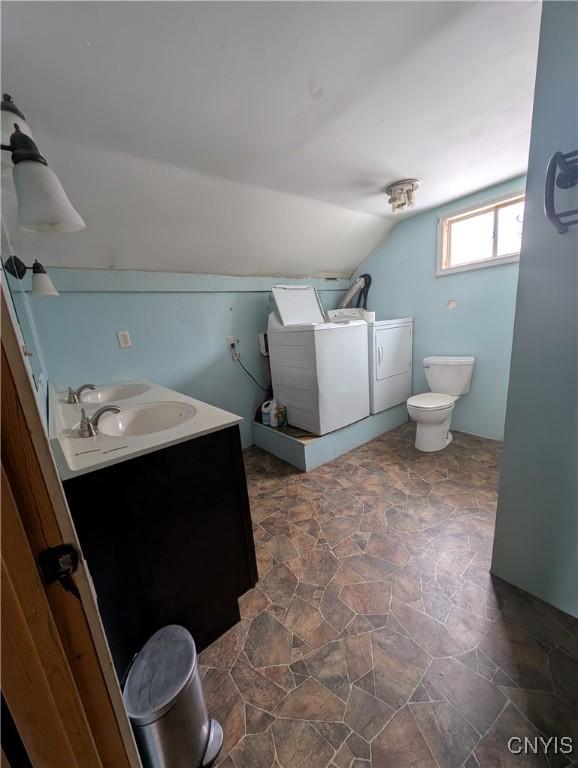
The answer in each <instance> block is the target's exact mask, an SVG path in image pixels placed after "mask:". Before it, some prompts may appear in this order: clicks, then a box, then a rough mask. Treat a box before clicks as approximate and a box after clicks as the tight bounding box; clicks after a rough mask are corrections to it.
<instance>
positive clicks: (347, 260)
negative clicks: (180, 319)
mask: <svg viewBox="0 0 578 768" xmlns="http://www.w3.org/2000/svg"><path fill="white" fill-rule="evenodd" d="M539 16H540V5H539V3H537V2H525V1H524V0H521V1H519V2H463V3H462V2H383V3H381V2H368V3H365V2H351V3H349V2H296V3H285V2H256V3H251V2H232V3H228V2H199V3H197V2H62V3H61V2H4V3H3V7H2V87H3V90H5V91H8V92H9V93H11V94H12V95H13V96H14V98H15V100H16V103H17V104H18V106H19V107H20V108H21V109H22V110H23V111H24V113H25V114H26V116H27V118H28V120H29V122H30V124H31V126H32V128H33V130H34V132H35V135H36V138H37V140H38V143H39V145H40V148H41V151H42V152H43V153H44V154H45V155H46V156H47V158H48V161H49V163H50V165H51V166H52V167H53V168H54V169H55V170H56V172H57V173H58V175H59V176H60V178H61V180H62V181H63V183H64V185H65V188H66V190H67V192H68V194H69V196H70V197H71V199H72V200H73V202H74V203H75V205H76V207H77V208H78V209H79V211H80V212H81V214H82V216H83V217H84V219H85V221H86V223H87V229H86V230H85V231H84V232H81V233H77V234H74V235H68V234H67V235H52V236H50V237H47V236H35V235H30V234H24V233H22V234H21V235H19V236H18V238H17V240H18V245H19V247H20V249H21V250H22V251H23V252H24V253H25V255H26V253H30V254H34V255H36V254H37V253H40V252H42V254H43V256H44V260H45V262H47V263H48V264H50V265H53V266H76V267H93V268H95V267H102V268H105V267H115V268H121V269H161V270H171V271H188V272H209V273H222V274H287V275H308V274H339V275H350V274H351V273H352V272H353V271H354V269H355V267H356V266H358V265H359V264H360V263H361V262H362V261H363V260H364V259H365V258H366V256H367V255H368V253H369V252H370V251H371V250H372V249H373V248H374V247H375V246H376V245H377V243H379V242H380V240H381V239H382V238H383V237H384V236H385V235H386V234H387V232H388V231H389V230H390V229H391V227H392V226H393V224H394V217H393V216H392V215H391V213H390V212H389V210H388V206H387V199H386V197H385V195H384V194H383V191H382V190H383V187H384V186H385V185H386V184H387V183H389V182H391V181H393V180H395V179H397V178H404V177H407V176H416V177H419V178H421V179H422V180H423V187H422V189H421V191H420V193H419V195H418V205H417V207H416V208H415V209H414V211H413V213H417V212H419V211H420V210H423V209H425V208H429V207H432V206H435V205H438V204H441V203H444V202H446V201H448V200H451V199H454V198H457V197H460V196H462V195H464V194H467V193H469V192H473V191H475V190H477V189H481V188H483V187H485V186H489V185H491V184H493V183H495V182H498V181H502V180H504V179H507V178H511V177H513V176H516V175H518V174H521V173H523V172H524V171H525V167H526V160H527V152H528V142H529V131H530V118H531V107H532V94H533V84H534V73H535V64H536V53H537V37H538V26H539ZM3 186H4V188H5V189H6V190H8V195H6V200H7V205H8V208H7V216H8V218H9V219H11V218H12V206H11V203H10V193H9V186H10V184H9V180H8V181H6V180H4V182H3ZM397 220H398V219H395V221H397Z"/></svg>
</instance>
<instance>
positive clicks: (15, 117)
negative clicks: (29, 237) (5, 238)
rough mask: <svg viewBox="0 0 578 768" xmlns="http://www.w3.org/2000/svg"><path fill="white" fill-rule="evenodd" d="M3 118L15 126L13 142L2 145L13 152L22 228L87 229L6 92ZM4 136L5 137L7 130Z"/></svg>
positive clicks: (49, 229) (52, 230) (35, 230)
mask: <svg viewBox="0 0 578 768" xmlns="http://www.w3.org/2000/svg"><path fill="white" fill-rule="evenodd" d="M2 118H3V120H2V122H3V128H4V127H6V129H7V126H5V125H4V124H5V123H6V122H7V120H9V121H10V122H11V123H12V125H11V127H10V130H12V129H13V132H12V134H11V135H10V138H9V142H10V143H9V144H4V143H3V144H2V145H1V146H2V150H3V151H6V152H10V153H11V156H12V163H13V168H12V174H13V178H14V186H15V187H16V196H17V198H18V220H19V222H20V228H21V229H25V230H29V231H32V232H77V231H78V230H81V229H84V228H85V226H86V225H85V223H84V221H83V220H82V218H81V216H80V215H79V213H78V211H76V210H75V208H74V207H73V205H72V203H71V202H70V200H69V199H68V197H67V196H66V192H65V191H64V189H63V188H62V184H61V183H60V180H59V178H58V176H57V175H56V174H55V173H54V171H52V170H51V169H50V168H49V167H48V165H47V163H46V160H45V159H44V157H42V155H41V154H40V152H39V150H38V147H37V146H36V144H35V142H34V139H33V138H32V132H31V130H30V128H29V127H28V124H27V123H26V118H25V117H24V115H23V114H22V112H21V111H20V110H19V109H18V107H17V106H16V104H15V103H14V99H13V98H12V96H10V95H9V94H7V93H5V94H4V95H3V96H2ZM7 130H8V129H7ZM7 130H6V133H7ZM2 139H3V140H4V139H5V136H4V131H3V136H2Z"/></svg>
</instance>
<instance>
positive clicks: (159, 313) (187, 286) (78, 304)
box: [30, 269, 348, 445]
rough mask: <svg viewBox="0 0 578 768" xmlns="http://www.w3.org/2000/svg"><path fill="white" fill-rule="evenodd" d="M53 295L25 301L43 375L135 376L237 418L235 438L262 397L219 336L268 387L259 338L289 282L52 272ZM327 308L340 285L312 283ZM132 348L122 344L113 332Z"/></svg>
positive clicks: (72, 380)
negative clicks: (273, 300) (273, 296)
mask: <svg viewBox="0 0 578 768" xmlns="http://www.w3.org/2000/svg"><path fill="white" fill-rule="evenodd" d="M50 274H51V276H52V278H53V280H54V282H55V284H56V286H57V288H58V289H59V291H60V292H61V294H60V297H58V298H55V299H47V298H43V297H35V296H30V303H31V306H32V309H33V313H34V319H35V323H36V328H37V332H38V336H39V339H40V345H41V348H42V352H43V355H44V360H45V362H46V367H47V371H48V376H49V378H50V379H51V380H52V381H53V382H54V383H55V384H56V386H57V387H59V388H65V387H67V386H69V385H71V386H78V385H80V384H83V383H86V382H91V383H96V384H98V383H105V382H114V381H122V380H125V379H129V378H135V377H143V378H148V379H151V380H152V381H155V382H157V383H159V384H162V385H164V386H167V387H170V388H171V389H175V390H177V391H179V392H183V393H184V394H187V395H190V396H192V397H196V398H198V399H200V400H204V401H206V402H208V403H212V404H213V405H217V406H219V407H221V408H225V409H227V410H230V411H233V412H234V413H238V414H239V415H241V416H243V417H244V419H245V422H244V423H243V425H242V427H241V432H242V438H243V443H244V444H245V445H249V444H251V442H252V432H251V427H252V421H253V415H254V412H255V409H256V407H257V406H258V404H259V403H260V402H261V400H262V399H263V397H264V394H263V393H262V392H261V391H260V390H259V388H258V387H257V386H256V385H255V384H254V383H253V382H252V381H251V380H250V379H249V378H248V376H247V375H246V374H245V373H244V372H243V371H242V370H241V368H240V367H239V365H238V364H237V363H235V362H234V361H233V360H232V358H231V354H230V352H229V351H228V350H227V346H226V337H227V336H233V335H234V336H237V337H239V339H240V347H239V349H240V352H241V356H242V360H243V362H244V363H245V365H246V366H247V367H248V368H249V370H250V371H251V372H252V373H253V374H254V375H255V376H256V377H257V378H258V380H259V381H260V382H261V383H263V384H267V382H268V376H267V370H266V365H265V363H264V361H263V358H262V357H261V355H260V354H259V350H258V341H257V334H258V333H259V332H261V331H263V330H265V329H266V324H267V315H268V312H269V311H270V305H269V295H270V288H271V286H272V285H274V284H275V283H278V282H285V283H290V282H291V283H294V282H304V281H296V280H292V279H289V278H249V277H247V278H231V277H218V276H215V277H212V276H206V275H205V276H203V275H185V274H182V275H177V274H167V273H151V272H148V273H143V272H112V271H100V270H60V269H53V270H50ZM305 282H309V283H313V284H315V285H316V286H317V287H318V288H319V290H320V294H321V297H322V300H323V302H324V304H325V305H326V307H327V308H332V307H334V306H336V304H337V303H338V301H339V298H340V297H341V296H342V293H343V289H344V288H345V287H347V285H348V281H344V280H339V281H332V280H312V281H305ZM119 330H122V331H124V330H128V331H129V333H130V335H131V338H132V344H133V346H132V348H130V349H120V348H119V346H118V343H117V340H116V331H119Z"/></svg>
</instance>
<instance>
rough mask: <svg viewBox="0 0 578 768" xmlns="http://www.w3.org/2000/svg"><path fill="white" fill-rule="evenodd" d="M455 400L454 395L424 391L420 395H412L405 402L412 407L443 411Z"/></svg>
mask: <svg viewBox="0 0 578 768" xmlns="http://www.w3.org/2000/svg"><path fill="white" fill-rule="evenodd" d="M456 400H457V397H455V395H442V394H439V393H438V392H424V393H423V394H421V395H412V397H410V398H409V399H408V401H407V404H408V405H409V406H411V407H412V408H420V409H422V410H424V411H443V410H446V409H448V408H449V407H450V406H452V405H453V404H454V403H455V402H456Z"/></svg>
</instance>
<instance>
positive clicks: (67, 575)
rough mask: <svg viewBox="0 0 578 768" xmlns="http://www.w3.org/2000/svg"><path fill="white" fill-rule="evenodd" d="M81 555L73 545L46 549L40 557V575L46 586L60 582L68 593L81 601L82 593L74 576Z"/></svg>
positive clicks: (61, 545) (60, 545)
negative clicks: (73, 578)
mask: <svg viewBox="0 0 578 768" xmlns="http://www.w3.org/2000/svg"><path fill="white" fill-rule="evenodd" d="M79 561H80V555H79V553H78V550H77V549H76V547H74V546H73V545H72V544H59V545H58V546H56V547H49V548H48V549H44V550H43V551H42V552H41V553H40V554H39V555H38V565H39V566H40V573H41V574H42V578H43V579H44V582H45V583H46V584H53V583H54V582H55V581H59V582H60V583H61V584H62V586H63V587H64V589H65V590H66V591H67V592H71V593H72V594H73V595H75V597H78V598H79V599H80V593H79V591H78V588H77V586H76V584H75V583H74V581H73V580H72V574H73V573H76V571H77V569H78V563H79Z"/></svg>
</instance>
